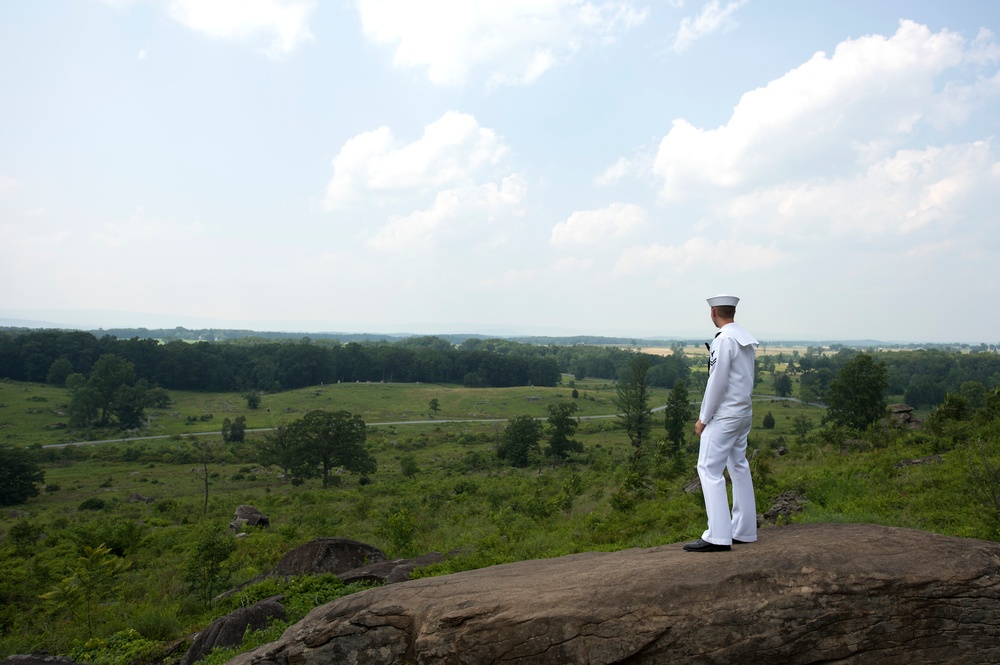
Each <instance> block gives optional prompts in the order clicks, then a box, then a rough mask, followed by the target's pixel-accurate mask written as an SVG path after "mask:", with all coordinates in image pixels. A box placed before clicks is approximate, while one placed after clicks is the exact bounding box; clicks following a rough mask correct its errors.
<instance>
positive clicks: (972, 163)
mask: <svg viewBox="0 0 1000 665" xmlns="http://www.w3.org/2000/svg"><path fill="white" fill-rule="evenodd" d="M998 159H1000V156H998V155H997V152H996V150H995V149H994V147H993V145H992V143H991V142H989V141H977V142H974V143H970V144H960V145H948V146H945V147H942V148H938V147H931V148H926V149H924V150H900V151H898V152H896V153H895V154H894V155H892V156H890V157H887V158H886V159H884V160H882V161H880V162H878V163H877V164H873V165H871V166H870V167H868V168H867V169H865V170H864V171H863V172H861V173H858V174H856V175H852V176H850V177H844V178H838V179H832V180H813V181H809V182H801V183H799V182H792V183H783V184H779V185H775V186H772V187H767V188H763V189H761V190H759V191H757V192H754V193H752V194H748V195H745V196H740V197H736V198H734V199H733V200H731V201H730V202H729V203H728V204H727V205H726V206H725V209H724V210H723V211H722V213H721V214H722V216H723V217H724V218H726V219H729V220H732V221H734V222H735V223H737V224H738V226H739V227H740V228H742V229H745V230H747V231H756V232H760V233H765V234H768V235H769V236H779V237H782V238H783V239H784V240H785V241H796V242H803V241H806V242H808V241H809V239H817V241H821V242H829V241H830V240H832V239H842V240H845V241H846V242H855V241H856V240H857V239H873V238H880V237H886V236H890V237H892V238H894V241H895V242H900V241H901V240H902V237H901V236H905V235H907V234H913V233H916V232H918V231H933V232H936V233H937V234H938V235H940V233H942V232H948V233H949V234H951V235H952V236H954V235H955V234H957V233H961V234H963V235H968V234H975V233H976V232H977V231H979V230H981V229H979V228H978V227H976V226H975V225H970V224H969V220H974V219H979V218H981V214H982V211H985V210H996V209H998V208H1000V168H998V164H1000V161H998Z"/></svg>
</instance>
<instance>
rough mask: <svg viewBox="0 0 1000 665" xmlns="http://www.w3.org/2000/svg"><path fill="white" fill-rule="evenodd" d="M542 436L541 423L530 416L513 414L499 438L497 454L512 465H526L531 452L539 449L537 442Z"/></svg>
mask: <svg viewBox="0 0 1000 665" xmlns="http://www.w3.org/2000/svg"><path fill="white" fill-rule="evenodd" d="M541 438H542V424H541V423H540V422H539V421H537V420H535V419H534V418H532V417H531V416H515V417H514V418H511V419H510V421H509V422H508V423H507V427H506V428H504V431H503V435H502V436H501V438H500V449H499V450H498V451H497V455H498V456H499V457H500V459H502V460H506V461H507V462H510V463H511V464H513V465H514V466H520V467H523V466H528V464H530V463H531V457H532V453H534V454H535V455H537V454H538V453H539V452H540V450H539V447H538V442H539V441H540V440H541Z"/></svg>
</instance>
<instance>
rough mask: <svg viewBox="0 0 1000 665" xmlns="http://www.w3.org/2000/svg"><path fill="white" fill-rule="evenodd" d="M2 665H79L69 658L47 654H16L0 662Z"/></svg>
mask: <svg viewBox="0 0 1000 665" xmlns="http://www.w3.org/2000/svg"><path fill="white" fill-rule="evenodd" d="M0 665H78V663H77V662H76V661H75V660H73V659H72V658H70V657H68V656H51V655H49V654H47V653H28V654H14V655H11V656H7V657H6V658H4V659H3V660H0Z"/></svg>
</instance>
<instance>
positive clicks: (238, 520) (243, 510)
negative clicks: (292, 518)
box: [229, 505, 271, 531]
mask: <svg viewBox="0 0 1000 665" xmlns="http://www.w3.org/2000/svg"><path fill="white" fill-rule="evenodd" d="M270 525H271V518H269V517H268V516H267V515H264V514H263V513H261V512H260V511H259V510H257V509H256V508H255V507H253V506H247V505H242V506H239V507H238V508H237V509H236V513H235V514H234V515H233V521H232V522H230V523H229V528H230V529H233V530H234V531H239V530H240V529H242V528H243V527H245V526H270Z"/></svg>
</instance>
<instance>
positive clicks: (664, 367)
mask: <svg viewBox="0 0 1000 665" xmlns="http://www.w3.org/2000/svg"><path fill="white" fill-rule="evenodd" d="M107 354H112V355H115V356H117V357H119V358H121V359H123V360H125V361H127V362H129V363H131V364H132V366H133V368H134V374H135V377H136V379H143V380H145V381H146V382H148V383H149V384H151V385H155V386H160V387H162V388H165V389H171V390H200V391H211V392H218V391H243V390H260V391H278V390H292V389H296V388H303V387H305V386H314V385H320V384H324V383H337V382H350V383H353V382H367V381H372V382H394V383H416V382H420V383H448V384H460V385H465V386H468V387H490V388H503V387H511V386H530V385H534V386H549V387H551V386H555V385H556V384H557V383H558V382H559V380H560V375H561V373H563V372H569V373H573V374H577V375H579V376H583V375H586V376H591V377H597V378H607V379H615V378H616V377H617V376H618V373H619V372H620V370H621V368H622V367H624V365H625V364H626V363H627V360H628V358H629V357H630V355H631V352H629V351H624V350H622V349H620V348H617V347H593V346H570V347H567V346H555V345H550V346H541V345H534V344H525V343H519V342H512V341H508V340H501V339H488V340H483V339H477V338H470V339H467V340H466V341H465V342H463V343H462V344H460V345H458V346H455V345H453V344H451V343H450V342H448V341H446V340H444V339H441V338H439V337H409V338H405V339H401V340H399V341H395V342H389V341H379V342H366V343H358V342H348V343H346V344H344V343H341V342H338V341H336V340H328V339H322V340H312V339H310V338H300V339H298V340H294V341H293V340H286V341H268V340H263V339H259V338H240V339H237V340H233V341H228V342H195V343H189V342H182V341H172V342H167V343H161V342H159V341H157V340H154V339H149V338H146V339H142V338H138V337H135V338H131V339H118V338H116V337H113V336H110V335H105V336H104V337H95V336H94V335H92V334H91V333H88V332H82V331H53V330H41V331H24V332H6V333H0V378H7V379H11V380H14V381H33V382H38V383H50V384H53V385H63V384H64V383H65V380H66V378H67V377H68V376H69V375H71V374H83V375H88V374H90V372H91V371H92V369H93V367H94V364H95V363H96V362H97V361H98V359H99V358H100V357H101V356H104V355H107ZM650 358H651V365H652V366H653V369H652V371H651V375H650V383H651V384H652V385H658V386H662V387H672V386H673V384H674V383H675V382H676V380H677V379H679V378H686V376H687V364H686V363H685V362H684V361H683V360H682V358H681V357H680V356H676V357H675V356H666V357H662V356H650Z"/></svg>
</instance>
